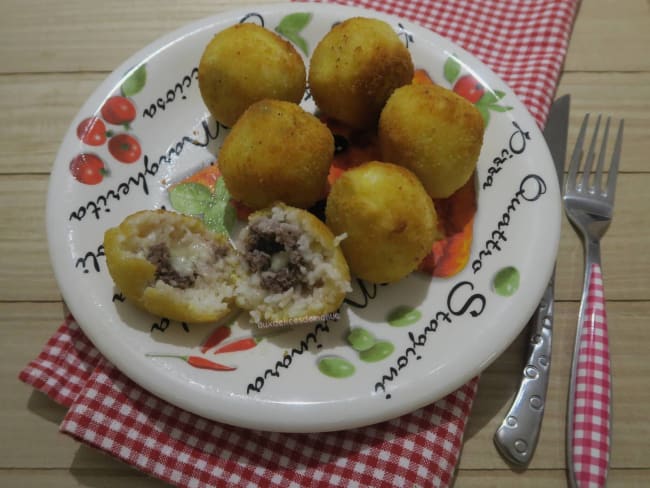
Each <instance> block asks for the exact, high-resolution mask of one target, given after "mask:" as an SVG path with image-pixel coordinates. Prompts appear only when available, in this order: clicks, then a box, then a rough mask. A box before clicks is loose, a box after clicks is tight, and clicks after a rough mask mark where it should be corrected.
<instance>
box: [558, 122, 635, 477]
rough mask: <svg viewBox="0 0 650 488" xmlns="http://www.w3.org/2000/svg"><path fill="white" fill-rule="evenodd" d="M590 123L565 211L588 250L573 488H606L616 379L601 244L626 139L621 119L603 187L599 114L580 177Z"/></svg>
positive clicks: (574, 395) (572, 427)
mask: <svg viewBox="0 0 650 488" xmlns="http://www.w3.org/2000/svg"><path fill="white" fill-rule="evenodd" d="M588 122H589V114H587V115H586V116H585V118H584V120H583V122H582V127H581V128H580V133H579V135H578V140H577V141H576V146H575V149H574V151H573V156H572V157H571V163H570V166H569V172H568V176H567V180H566V185H565V190H564V208H565V210H566V213H567V216H568V217H569V220H570V221H571V223H572V224H573V225H574V226H575V228H576V229H577V230H578V231H579V232H580V234H581V235H582V239H583V243H584V248H585V275H584V288H583V290H582V299H581V301H580V313H579V316H578V327H577V331H576V340H575V346H574V351H573V361H572V363H571V381H570V389H569V404H568V411H567V456H568V469H569V481H570V483H571V485H572V486H574V487H580V488H582V487H587V486H588V487H594V488H595V487H603V486H605V483H606V480H607V469H608V466H609V456H610V445H611V426H612V421H611V401H612V386H611V385H612V381H611V370H610V358H609V339H608V334H607V317H606V313H605V297H604V288H603V281H602V272H601V266H600V240H601V238H602V237H603V235H604V234H605V232H606V231H607V228H608V227H609V224H610V222H611V220H612V213H613V209H614V193H615V190H616V176H617V174H618V164H619V160H620V156H621V144H622V140H623V120H621V121H620V123H619V127H618V134H617V135H616V142H615V144H614V149H613V152H612V156H611V162H610V166H609V175H608V177H607V183H606V184H605V185H603V170H604V165H605V159H606V152H607V139H608V136H609V126H610V117H608V118H607V121H606V123H605V130H604V134H603V137H602V142H601V144H600V149H599V153H598V161H597V165H596V171H595V174H594V175H592V174H591V173H592V167H593V163H594V160H595V159H596V144H597V140H598V132H599V128H600V122H601V117H600V116H598V119H597V121H596V126H595V129H594V133H593V136H592V139H591V143H590V145H589V150H588V152H587V154H586V157H585V158H584V160H585V163H584V167H583V169H582V172H583V175H582V177H580V178H578V171H579V167H580V162H581V161H582V159H583V151H582V146H583V144H584V140H585V132H586V130H587V125H588ZM592 176H593V179H592Z"/></svg>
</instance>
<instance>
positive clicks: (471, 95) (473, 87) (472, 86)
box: [454, 75, 485, 103]
mask: <svg viewBox="0 0 650 488" xmlns="http://www.w3.org/2000/svg"><path fill="white" fill-rule="evenodd" d="M454 92H456V93H457V94H458V95H460V96H461V97H463V98H465V99H466V100H468V101H469V102H471V103H476V102H478V101H479V100H480V99H481V97H482V96H483V94H484V93H485V87H484V86H483V85H482V84H481V83H480V82H479V81H478V80H477V79H476V78H474V77H473V76H472V75H464V76H461V77H460V78H459V79H458V81H457V82H456V84H455V85H454Z"/></svg>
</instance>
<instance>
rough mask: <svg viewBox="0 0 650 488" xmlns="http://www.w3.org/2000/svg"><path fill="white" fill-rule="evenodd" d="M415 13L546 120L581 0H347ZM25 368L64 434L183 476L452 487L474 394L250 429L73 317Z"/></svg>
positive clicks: (169, 478)
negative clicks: (155, 381) (119, 363)
mask: <svg viewBox="0 0 650 488" xmlns="http://www.w3.org/2000/svg"><path fill="white" fill-rule="evenodd" d="M338 3H341V4H347V5H356V6H361V7H366V8H369V9H375V10H378V11H382V12H385V13H390V14H394V15H396V16H398V17H401V18H404V19H408V20H411V21H413V22H417V23H419V24H421V25H423V26H424V27H427V28H429V29H431V30H433V31H435V32H437V33H438V34H440V35H442V36H445V37H447V38H449V39H451V40H452V41H454V42H456V43H457V44H458V45H460V46H462V47H463V48H465V49H466V50H467V51H469V52H471V53H473V54H474V55H475V56H477V57H478V58H479V59H481V60H482V61H483V62H484V63H486V64H487V65H488V66H490V67H491V68H492V69H493V70H494V71H495V72H496V73H497V74H499V75H500V76H501V78H502V79H503V80H504V81H505V82H506V83H508V85H509V86H510V87H511V88H512V89H513V90H514V91H515V93H516V94H517V95H518V96H519V97H520V99H521V100H522V101H523V102H524V104H525V105H526V106H527V107H528V109H529V110H530V112H531V114H532V115H533V117H534V118H535V120H536V121H537V123H538V124H539V125H540V126H543V125H544V123H545V121H546V116H547V114H548V109H549V107H550V104H551V101H552V99H553V96H554V93H555V88H556V84H557V80H558V77H559V74H560V71H561V67H562V63H563V61H564V57H565V54H566V50H567V46H568V40H569V37H570V34H571V28H572V25H573V20H574V17H575V14H576V10H577V8H578V0H435V1H434V0H429V1H426V0H425V1H418V0H388V1H373V0H349V1H339V2H338ZM20 379H21V380H22V381H24V382H25V383H28V384H30V385H32V386H34V388H36V389H38V390H40V391H42V392H44V393H45V394H47V395H48V396H50V397H51V398H52V399H53V400H54V401H56V402H58V403H61V404H62V405H65V406H66V407H68V409H69V410H68V412H67V415H66V416H65V418H64V420H63V422H62V423H61V426H60V429H61V431H62V432H63V433H65V434H67V435H70V436H72V437H74V438H76V439H78V440H79V441H81V442H84V443H86V444H88V445H90V446H93V447H96V448H98V449H101V450H103V451H105V452H107V453H110V454H111V455H113V456H114V457H116V458H118V459H121V460H122V461H124V462H126V463H128V464H130V465H132V466H134V467H136V468H138V469H140V470H141V471H143V472H145V473H147V474H149V475H151V476H153V477H156V478H159V479H161V480H164V481H166V482H168V483H170V484H172V485H175V486H179V487H213V486H228V487H257V486H278V487H299V486H346V487H347V486H349V487H353V486H358V487H369V486H372V487H378V488H381V487H399V486H408V487H411V486H418V487H432V486H435V487H446V486H449V485H450V483H451V481H452V479H453V474H454V471H455V468H456V465H457V462H458V458H459V455H460V450H461V445H462V439H463V433H464V429H465V426H466V423H467V419H468V416H469V413H470V410H471V407H472V402H473V400H474V397H475V395H476V390H477V384H478V379H477V378H474V379H473V380H471V381H470V382H469V383H467V384H466V385H464V386H463V387H461V388H460V389H459V390H457V391H456V392H454V393H452V394H450V395H448V396H447V397H446V398H444V399H442V400H440V401H438V402H436V403H434V404H431V405H429V406H427V407H425V408H422V409H420V410H417V411H415V412H413V413H411V414H408V415H404V416H402V417H399V418H397V419H394V420H391V421H387V422H383V423H381V424H376V425H373V426H369V427H364V428H358V429H352V430H347V431H342V432H334V433H325V434H281V433H268V432H259V431H252V430H246V429H242V428H236V427H231V426H227V425H223V424H220V423H218V422H213V421H210V420H207V419H204V418H201V417H198V416H196V415H194V414H191V413H188V412H185V411H183V410H181V409H179V408H177V407H174V406H172V405H170V404H168V403H166V402H165V401H163V400H161V399H159V398H157V397H155V396H153V395H152V394H150V393H148V392H147V391H145V390H143V389H142V388H140V387H139V386H138V385H136V384H135V383H133V382H132V381H131V380H129V379H128V378H127V377H126V376H124V375H123V374H122V373H121V372H120V371H118V370H117V369H116V368H115V367H114V366H113V365H112V364H110V363H109V362H108V361H107V360H106V359H104V358H103V357H102V356H101V354H100V353H99V352H98V351H97V349H96V348H95V347H94V346H93V345H92V344H91V343H90V341H89V340H88V339H87V338H86V337H85V335H84V334H83V332H82V331H81V329H80V328H79V326H78V325H77V323H76V322H75V321H74V319H73V318H72V317H71V316H70V317H67V318H66V320H65V321H64V323H63V324H62V325H61V326H60V327H59V329H58V330H57V331H56V333H55V334H54V336H53V337H52V338H51V339H50V340H49V341H48V343H47V344H46V346H45V348H44V349H43V351H42V352H41V354H40V355H39V356H38V358H36V359H35V360H34V361H32V362H30V363H29V365H28V366H27V367H26V368H25V369H24V370H23V371H22V372H21V373H20Z"/></svg>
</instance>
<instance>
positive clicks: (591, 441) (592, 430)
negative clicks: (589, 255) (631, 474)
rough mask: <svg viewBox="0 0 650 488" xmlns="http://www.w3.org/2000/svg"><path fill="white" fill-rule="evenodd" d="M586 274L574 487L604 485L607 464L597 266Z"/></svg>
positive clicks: (607, 385) (604, 339) (605, 352)
mask: <svg viewBox="0 0 650 488" xmlns="http://www.w3.org/2000/svg"><path fill="white" fill-rule="evenodd" d="M588 276H589V278H588V280H589V281H588V283H589V288H588V290H589V291H588V296H587V302H586V306H585V307H584V313H583V315H582V320H583V324H582V333H581V334H580V337H579V338H578V339H579V341H580V343H579V347H578V349H577V350H578V357H577V366H576V367H575V373H574V374H575V378H574V381H575V384H574V389H573V412H572V420H573V429H572V431H571V432H570V433H569V435H571V439H572V446H571V453H570V455H571V459H570V462H571V464H572V471H573V474H574V479H575V482H576V486H578V487H580V488H583V487H590V488H600V487H604V486H605V483H606V479H607V468H608V465H609V453H610V442H611V437H610V434H611V425H612V423H611V398H612V388H611V384H612V382H611V370H610V359H609V339H608V335H607V315H606V313H605V296H604V288H603V280H602V274H601V270H600V265H598V264H592V265H591V269H590V273H589V275H588ZM574 361H575V359H574Z"/></svg>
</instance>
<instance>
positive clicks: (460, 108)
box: [378, 84, 485, 198]
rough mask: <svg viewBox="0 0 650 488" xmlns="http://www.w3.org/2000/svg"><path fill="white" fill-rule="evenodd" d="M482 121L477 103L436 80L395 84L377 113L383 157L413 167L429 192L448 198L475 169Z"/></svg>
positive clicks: (480, 141) (479, 149) (479, 148)
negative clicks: (431, 83) (379, 115)
mask: <svg viewBox="0 0 650 488" xmlns="http://www.w3.org/2000/svg"><path fill="white" fill-rule="evenodd" d="M484 130H485V127H484V122H483V118H482V117H481V114H480V113H479V111H478V110H477V109H476V107H475V106H474V105H473V104H471V103H470V102H468V101H467V100H465V99H464V98H462V97H461V96H459V95H457V94H455V93H454V92H452V91H451V90H448V89H446V88H444V87H441V86H439V85H429V84H412V85H406V86H403V87H401V88H398V89H397V90H395V92H393V95H392V96H391V97H390V98H389V99H388V102H387V103H386V106H385V107H384V109H383V110H382V113H381V117H380V119H379V130H378V135H379V144H380V147H381V155H382V159H384V160H386V161H391V162H393V163H395V164H399V165H401V166H404V167H405V168H408V169H410V170H411V171H413V172H414V173H415V174H416V175H417V176H418V178H419V179H420V181H422V184H423V185H424V188H425V189H426V190H427V192H428V193H429V195H430V196H431V197H432V198H446V197H448V196H450V195H451V194H452V193H454V192H455V191H456V190H457V189H458V188H460V187H461V186H463V185H464V184H465V183H466V182H467V181H468V179H469V178H470V176H471V175H472V173H473V172H474V170H475V169H476V163H477V162H478V157H479V154H480V152H481V146H482V144H483V133H484Z"/></svg>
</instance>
